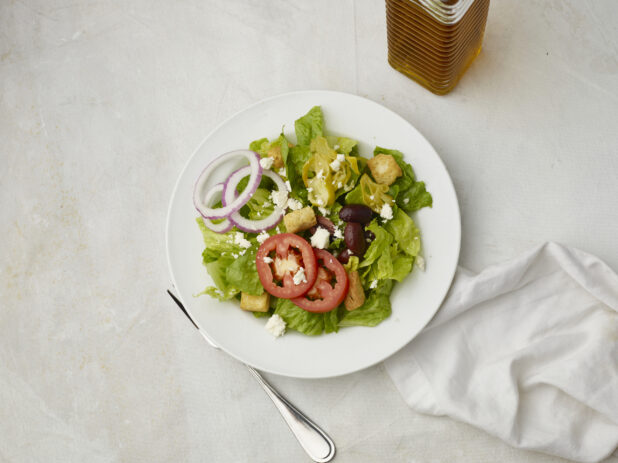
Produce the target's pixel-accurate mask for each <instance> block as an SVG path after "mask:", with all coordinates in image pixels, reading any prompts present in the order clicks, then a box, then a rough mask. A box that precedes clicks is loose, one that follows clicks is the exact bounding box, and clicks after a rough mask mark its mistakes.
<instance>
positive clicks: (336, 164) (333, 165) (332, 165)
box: [329, 159, 341, 172]
mask: <svg viewBox="0 0 618 463" xmlns="http://www.w3.org/2000/svg"><path fill="white" fill-rule="evenodd" d="M329 165H330V168H331V169H333V172H337V171H338V170H339V168H340V167H341V161H339V159H335V160H334V161H333V162H331V163H330V164H329Z"/></svg>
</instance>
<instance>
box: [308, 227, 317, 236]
mask: <svg viewBox="0 0 618 463" xmlns="http://www.w3.org/2000/svg"><path fill="white" fill-rule="evenodd" d="M316 231H318V226H317V225H314V226H313V227H311V228H309V235H311V236H313V234H314V233H315V232H316Z"/></svg>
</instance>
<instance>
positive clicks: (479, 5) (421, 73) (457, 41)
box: [386, 0, 489, 95]
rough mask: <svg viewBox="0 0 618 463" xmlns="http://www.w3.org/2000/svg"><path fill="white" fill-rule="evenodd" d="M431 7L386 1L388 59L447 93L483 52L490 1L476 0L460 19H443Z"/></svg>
mask: <svg viewBox="0 0 618 463" xmlns="http://www.w3.org/2000/svg"><path fill="white" fill-rule="evenodd" d="M445 3H446V4H449V3H450V4H452V3H456V1H453V0H450V1H449V2H445ZM428 8H431V7H428V6H425V5H421V4H420V3H419V2H418V0H386V25H387V38H388V62H389V64H390V65H391V66H392V67H393V68H395V69H397V70H398V71H399V72H401V73H403V74H405V75H406V76H408V77H410V78H412V79H414V80H416V81H417V82H418V83H420V84H421V85H423V86H424V87H426V88H428V89H429V90H431V91H432V92H434V93H437V94H439V95H443V94H446V93H448V92H450V91H451V90H452V89H453V88H454V87H455V85H457V82H458V81H459V79H460V78H461V76H462V75H463V74H464V72H466V69H467V68H468V66H470V64H471V63H472V61H473V60H474V58H476V56H477V55H478V54H479V53H480V51H481V45H482V43H483V33H484V31H485V23H486V22H487V12H488V10H489V0H474V1H473V2H472V4H471V5H470V7H469V8H468V10H467V11H466V12H465V14H464V15H463V16H462V17H461V18H460V19H458V20H456V21H454V20H452V19H449V18H441V19H439V18H437V17H436V16H435V12H433V13H434V14H432V11H429V9H428ZM437 15H438V16H440V15H439V13H438V14H437Z"/></svg>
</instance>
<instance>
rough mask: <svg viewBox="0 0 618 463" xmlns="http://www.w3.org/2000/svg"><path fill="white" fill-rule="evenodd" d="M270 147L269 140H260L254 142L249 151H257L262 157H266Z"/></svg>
mask: <svg viewBox="0 0 618 463" xmlns="http://www.w3.org/2000/svg"><path fill="white" fill-rule="evenodd" d="M269 147H270V142H269V141H268V138H260V139H259V140H254V141H252V142H251V143H250V144H249V149H250V150H251V151H255V152H256V153H258V154H259V155H261V156H266V153H267V152H268V148H269Z"/></svg>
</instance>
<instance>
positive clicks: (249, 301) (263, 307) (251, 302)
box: [240, 292, 270, 312]
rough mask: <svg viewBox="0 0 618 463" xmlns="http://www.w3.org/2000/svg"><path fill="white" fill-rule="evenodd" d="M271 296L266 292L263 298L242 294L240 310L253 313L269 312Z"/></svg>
mask: <svg viewBox="0 0 618 463" xmlns="http://www.w3.org/2000/svg"><path fill="white" fill-rule="evenodd" d="M269 304H270V294H268V293H267V292H264V294H262V295H261V296H253V295H251V294H247V293H242V292H241V293H240V308H241V309H243V310H249V311H251V312H268V309H269Z"/></svg>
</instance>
